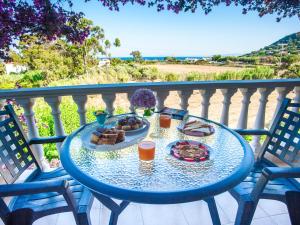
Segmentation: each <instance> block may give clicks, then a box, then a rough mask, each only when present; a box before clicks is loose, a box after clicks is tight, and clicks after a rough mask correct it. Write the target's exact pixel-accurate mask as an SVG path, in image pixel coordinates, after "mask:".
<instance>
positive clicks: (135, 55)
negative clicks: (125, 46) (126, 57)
mask: <svg viewBox="0 0 300 225" xmlns="http://www.w3.org/2000/svg"><path fill="white" fill-rule="evenodd" d="M130 55H132V57H133V60H134V61H135V62H140V61H142V60H143V57H142V53H141V52H140V51H137V50H136V51H132V52H131V53H130Z"/></svg>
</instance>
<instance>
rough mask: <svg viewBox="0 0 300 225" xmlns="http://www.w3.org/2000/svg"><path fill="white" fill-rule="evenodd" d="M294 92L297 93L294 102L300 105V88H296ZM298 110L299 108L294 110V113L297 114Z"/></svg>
mask: <svg viewBox="0 0 300 225" xmlns="http://www.w3.org/2000/svg"><path fill="white" fill-rule="evenodd" d="M294 92H295V97H294V102H295V103H300V86H298V87H295V88H294ZM297 110H299V108H298V107H295V108H293V111H294V112H296V111H297Z"/></svg>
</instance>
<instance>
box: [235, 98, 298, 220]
mask: <svg viewBox="0 0 300 225" xmlns="http://www.w3.org/2000/svg"><path fill="white" fill-rule="evenodd" d="M299 107H300V104H296V103H291V100H290V99H284V100H283V102H282V105H281V107H280V109H279V110H278V113H277V115H276V116H275V119H274V121H273V124H272V126H271V128H270V130H269V131H266V130H236V131H237V132H238V133H239V134H241V135H267V137H266V139H265V141H264V143H263V145H262V148H261V151H260V153H259V154H258V157H257V160H256V163H255V165H254V167H253V169H252V171H251V173H250V174H249V176H248V177H247V178H246V179H245V180H244V181H243V182H242V183H240V184H239V185H237V186H236V187H234V188H233V189H232V190H230V193H231V195H232V196H233V197H234V198H235V199H236V200H237V202H238V205H239V206H238V212H237V216H236V220H235V225H249V224H251V221H252V218H253V215H254V212H255V209H256V206H257V203H258V201H259V199H273V200H278V201H282V202H284V203H286V198H285V192H286V191H299V190H300V186H299V183H298V182H297V181H296V179H295V178H299V177H300V168H299V167H300V161H299V160H300V152H299V150H300V113H299V109H300V108H299Z"/></svg>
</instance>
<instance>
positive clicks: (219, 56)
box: [211, 55, 222, 62]
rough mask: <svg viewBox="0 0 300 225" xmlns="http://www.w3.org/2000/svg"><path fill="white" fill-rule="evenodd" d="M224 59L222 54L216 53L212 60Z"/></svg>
mask: <svg viewBox="0 0 300 225" xmlns="http://www.w3.org/2000/svg"><path fill="white" fill-rule="evenodd" d="M221 59H222V56H221V55H214V56H213V57H212V58H211V60H212V61H215V62H219V61H220V60H221Z"/></svg>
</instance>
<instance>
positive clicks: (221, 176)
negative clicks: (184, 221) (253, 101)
mask: <svg viewBox="0 0 300 225" xmlns="http://www.w3.org/2000/svg"><path fill="white" fill-rule="evenodd" d="M194 119H197V120H201V121H203V122H205V123H209V124H211V125H212V126H213V127H214V130H215V132H214V133H213V134H212V135H210V136H205V137H192V136H188V135H185V134H183V133H181V132H180V131H179V130H178V129H177V127H178V126H179V125H180V123H182V121H181V120H175V119H172V122H171V127H170V128H160V126H159V114H156V113H155V114H154V115H153V116H151V117H150V118H149V119H148V120H149V122H150V128H149V132H148V135H147V136H146V137H145V139H144V140H150V141H153V142H155V144H156V150H155V158H154V160H153V161H152V162H151V163H145V162H142V161H140V160H139V157H138V147H137V144H135V145H132V146H130V147H126V148H124V149H120V150H114V151H106V152H99V151H95V150H91V149H88V148H86V147H85V145H84V144H83V141H82V139H81V135H82V134H84V132H85V130H86V129H91V126H94V127H95V129H96V127H97V124H96V123H91V124H87V125H85V126H83V127H81V128H80V129H79V130H77V131H75V132H74V133H72V134H71V135H70V136H68V137H67V138H66V140H65V141H64V144H63V146H62V149H61V153H60V154H61V155H60V156H61V162H62V165H63V167H64V168H65V170H66V171H67V172H68V173H69V174H70V175H71V176H72V177H74V178H75V179H76V180H78V181H79V182H80V183H82V184H83V185H85V186H86V187H88V188H89V189H90V190H91V191H92V192H93V193H94V195H95V197H96V198H98V199H99V200H100V201H101V202H102V203H103V204H104V205H105V206H107V207H108V208H109V209H111V211H112V214H111V220H110V224H116V223H117V218H118V215H119V214H120V213H121V212H122V210H123V209H124V208H125V207H126V206H127V205H128V204H129V202H138V203H148V204H171V203H183V202H191V201H196V200H205V201H206V202H207V203H208V205H209V209H210V213H211V214H212V219H213V222H214V224H219V219H218V214H217V209H216V207H215V202H214V198H213V196H214V195H217V194H219V193H222V192H225V191H227V190H229V189H231V188H232V187H234V186H235V185H237V184H238V183H240V182H241V181H242V180H243V179H244V178H245V177H246V176H247V175H248V173H249V172H250V170H251V168H252V165H253V163H254V156H253V152H252V150H251V148H250V146H249V144H248V143H247V142H246V141H245V140H244V139H243V138H242V137H241V136H240V135H238V134H237V133H235V132H234V131H232V130H230V129H229V128H227V127H226V126H223V125H221V124H218V123H215V122H213V121H209V120H204V119H201V118H199V117H193V116H189V118H188V120H194ZM176 140H196V141H199V142H201V143H204V144H206V145H207V146H209V147H210V158H209V160H207V161H202V162H186V161H182V160H178V159H177V158H175V157H173V156H172V155H171V154H170V150H169V149H167V146H168V144H169V143H171V142H174V141H176ZM111 198H115V199H120V200H122V201H123V202H122V203H121V204H117V203H115V201H113V200H112V199H111ZM216 216H217V217H216ZM214 217H215V219H214Z"/></svg>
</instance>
